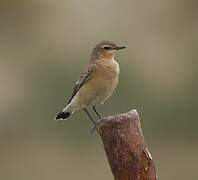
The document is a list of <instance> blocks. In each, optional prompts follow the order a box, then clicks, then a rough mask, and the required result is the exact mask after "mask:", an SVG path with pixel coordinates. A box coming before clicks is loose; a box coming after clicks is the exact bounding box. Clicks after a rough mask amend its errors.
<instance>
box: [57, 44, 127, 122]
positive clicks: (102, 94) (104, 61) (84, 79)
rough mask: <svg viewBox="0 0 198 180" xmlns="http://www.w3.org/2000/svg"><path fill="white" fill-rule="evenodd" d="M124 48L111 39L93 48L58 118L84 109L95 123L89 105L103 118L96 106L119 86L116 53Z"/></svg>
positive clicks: (61, 118)
mask: <svg viewBox="0 0 198 180" xmlns="http://www.w3.org/2000/svg"><path fill="white" fill-rule="evenodd" d="M123 48H125V47H124V46H117V45H116V44H115V43H113V42H109V41H102V42H100V43H98V44H97V45H96V46H95V47H94V48H93V50H92V54H91V58H90V61H89V63H88V64H87V65H86V66H85V67H84V69H83V71H82V74H81V76H80V79H79V80H78V81H77V82H76V85H75V87H74V90H73V94H72V96H71V98H70V99H69V102H68V104H67V106H66V107H65V108H64V109H63V110H62V111H61V112H60V113H59V114H58V115H57V116H56V120H59V119H60V120H64V119H66V118H67V117H69V116H70V115H71V114H73V113H74V112H76V111H78V110H80V109H83V110H84V111H85V112H86V113H87V115H88V116H89V118H90V119H91V120H92V122H93V123H94V124H95V121H94V119H93V118H92V117H91V115H90V114H89V112H88V111H87V108H88V107H92V108H93V110H94V112H95V113H96V114H97V116H98V117H99V118H101V117H100V115H99V113H98V112H97V111H96V106H97V105H99V104H103V103H104V102H105V101H106V100H107V99H108V98H109V97H110V96H111V94H112V93H113V91H114V89H115V88H116V86H117V83H118V78H119V72H120V69H119V64H118V63H117V62H116V61H115V59H114V55H115V53H116V51H117V50H120V49H123Z"/></svg>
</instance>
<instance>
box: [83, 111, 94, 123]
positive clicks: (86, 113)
mask: <svg viewBox="0 0 198 180" xmlns="http://www.w3.org/2000/svg"><path fill="white" fill-rule="evenodd" d="M83 110H84V111H85V112H86V114H87V115H88V116H89V118H90V119H91V121H92V122H93V124H94V125H95V124H96V122H95V121H94V119H93V118H92V117H91V115H90V114H89V112H88V110H87V109H83Z"/></svg>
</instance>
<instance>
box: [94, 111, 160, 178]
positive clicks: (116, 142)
mask: <svg viewBox="0 0 198 180" xmlns="http://www.w3.org/2000/svg"><path fill="white" fill-rule="evenodd" d="M97 131H98V133H99V134H100V136H101V138H102V141H103V145H104V149H105V152H106V155H107V158H108V161H109V164H110V166H111V170H112V173H113V175H114V178H115V180H157V175H156V170H155V165H154V162H153V160H152V157H151V155H150V153H149V151H148V148H147V146H146V144H145V141H144V136H143V133H142V129H141V125H140V119H139V115H138V112H137V111H136V110H132V111H130V112H128V113H125V114H121V115H116V116H109V117H105V118H102V119H101V120H100V121H99V122H98V123H97Z"/></svg>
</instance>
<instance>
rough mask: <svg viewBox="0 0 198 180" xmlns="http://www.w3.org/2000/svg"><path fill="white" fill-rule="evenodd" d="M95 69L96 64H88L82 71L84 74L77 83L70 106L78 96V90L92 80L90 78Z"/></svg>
mask: <svg viewBox="0 0 198 180" xmlns="http://www.w3.org/2000/svg"><path fill="white" fill-rule="evenodd" d="M94 67H95V64H93V63H92V64H87V65H86V66H85V67H84V68H83V70H82V74H81V76H80V79H79V80H78V81H77V82H76V85H75V87H74V89H73V93H72V96H71V98H70V99H69V102H68V104H69V103H70V102H71V101H72V99H73V97H74V96H75V95H76V93H77V92H78V90H79V89H80V88H81V87H82V85H83V84H84V83H85V82H87V81H88V80H89V79H90V76H91V74H92V72H93V69H94Z"/></svg>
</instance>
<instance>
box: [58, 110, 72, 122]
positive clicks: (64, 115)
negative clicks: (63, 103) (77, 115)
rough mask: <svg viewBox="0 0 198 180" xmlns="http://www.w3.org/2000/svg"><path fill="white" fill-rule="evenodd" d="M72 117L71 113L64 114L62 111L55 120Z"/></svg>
mask: <svg viewBox="0 0 198 180" xmlns="http://www.w3.org/2000/svg"><path fill="white" fill-rule="evenodd" d="M70 115H71V113H70V112H63V111H61V112H59V113H58V114H57V116H56V119H55V120H59V119H66V118H68V117H69V116H70Z"/></svg>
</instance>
